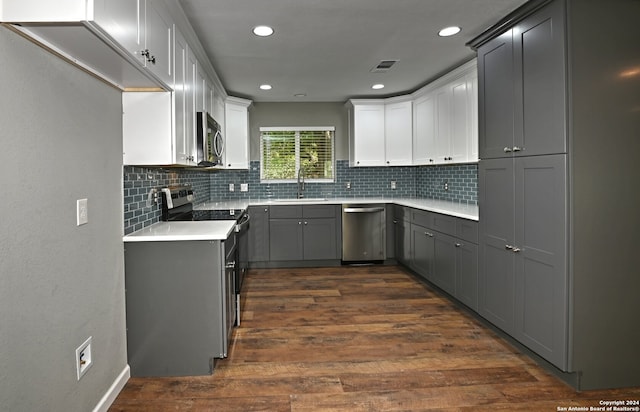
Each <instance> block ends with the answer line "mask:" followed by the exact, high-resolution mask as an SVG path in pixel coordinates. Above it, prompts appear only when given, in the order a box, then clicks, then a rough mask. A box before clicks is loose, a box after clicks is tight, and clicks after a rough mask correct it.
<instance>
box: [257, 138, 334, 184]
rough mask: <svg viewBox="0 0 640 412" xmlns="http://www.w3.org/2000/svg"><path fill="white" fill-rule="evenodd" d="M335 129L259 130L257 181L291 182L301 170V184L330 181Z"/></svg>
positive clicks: (331, 177)
mask: <svg viewBox="0 0 640 412" xmlns="http://www.w3.org/2000/svg"><path fill="white" fill-rule="evenodd" d="M334 134H335V127H261V128H260V180H261V181H263V182H272V183H277V182H282V183H284V182H292V181H296V180H297V177H298V170H300V168H302V172H303V174H304V179H305V181H307V182H309V181H311V182H333V181H334V144H333V142H334Z"/></svg>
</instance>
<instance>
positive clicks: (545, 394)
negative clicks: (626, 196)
mask: <svg viewBox="0 0 640 412" xmlns="http://www.w3.org/2000/svg"><path fill="white" fill-rule="evenodd" d="M243 291H244V296H245V300H244V302H243V314H242V323H241V326H240V327H239V328H237V329H236V330H235V332H234V341H233V344H232V345H233V346H232V348H231V349H230V355H229V357H228V358H227V359H225V360H222V361H220V362H219V363H218V365H217V367H216V370H215V373H214V374H213V375H212V376H200V377H180V378H131V379H130V380H129V382H128V383H127V384H126V386H125V388H124V390H123V391H122V392H121V393H120V395H119V396H118V398H117V399H116V401H115V402H114V404H113V405H112V407H111V408H110V411H114V412H115V411H176V410H177V411H424V410H447V411H479V410H487V411H489V410H490V411H494V410H509V411H512V410H527V411H557V410H560V409H558V408H560V407H567V408H569V407H571V406H573V407H586V408H587V410H588V409H589V407H598V406H600V405H599V402H600V400H623V399H636V400H637V399H640V388H630V389H619V390H606V391H587V392H581V393H577V392H575V391H574V390H573V389H572V388H571V387H569V386H567V385H565V384H564V383H563V382H561V381H560V380H558V379H557V378H555V377H554V376H552V375H550V374H549V373H547V372H546V371H545V370H543V369H542V368H540V367H539V366H537V365H536V364H535V363H534V362H533V361H532V360H531V359H530V358H528V357H527V356H525V355H523V354H521V353H519V352H518V351H517V350H515V349H514V348H513V347H511V346H510V345H509V344H508V343H506V342H505V341H504V340H502V339H501V338H499V337H498V336H496V335H495V334H494V333H493V332H492V331H491V330H489V329H487V328H486V327H484V326H482V324H481V323H480V322H478V321H477V320H476V319H475V318H473V317H472V316H470V315H468V314H467V313H465V311H464V310H461V309H459V308H458V307H456V306H455V305H454V304H452V303H450V302H449V301H448V300H447V299H446V298H444V297H442V296H440V295H439V294H438V293H437V292H435V291H433V290H432V289H431V288H429V287H427V286H425V285H424V284H422V283H420V282H419V281H417V280H416V278H415V277H414V276H413V275H411V274H409V273H407V272H406V271H405V270H403V269H402V268H400V267H397V266H358V267H338V268H321V269H268V270H251V271H250V272H249V274H248V276H247V277H246V279H245V284H244V287H243Z"/></svg>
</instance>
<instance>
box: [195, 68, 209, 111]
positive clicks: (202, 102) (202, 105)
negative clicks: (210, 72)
mask: <svg viewBox="0 0 640 412" xmlns="http://www.w3.org/2000/svg"><path fill="white" fill-rule="evenodd" d="M206 89H207V80H206V78H205V74H204V72H203V71H202V67H200V62H197V64H196V112H206V111H207V110H206V107H207V99H206V97H205V92H206Z"/></svg>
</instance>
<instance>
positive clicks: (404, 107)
mask: <svg viewBox="0 0 640 412" xmlns="http://www.w3.org/2000/svg"><path fill="white" fill-rule="evenodd" d="M412 107H413V106H412V102H411V100H406V101H399V102H392V101H390V100H387V101H386V102H385V106H384V138H385V163H386V165H388V166H410V165H411V164H412V162H413V158H412V147H413V113H412Z"/></svg>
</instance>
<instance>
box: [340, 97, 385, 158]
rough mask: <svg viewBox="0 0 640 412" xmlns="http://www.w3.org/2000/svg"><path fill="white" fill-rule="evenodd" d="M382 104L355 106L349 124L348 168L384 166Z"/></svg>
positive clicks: (381, 102)
mask: <svg viewBox="0 0 640 412" xmlns="http://www.w3.org/2000/svg"><path fill="white" fill-rule="evenodd" d="M384 117H385V115H384V102H383V101H382V100H380V102H379V103H374V104H355V105H354V106H353V108H352V113H351V116H349V118H350V124H349V129H350V133H349V160H350V162H349V163H350V166H384V165H385V153H384V151H385V139H384V137H385V129H384Z"/></svg>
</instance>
